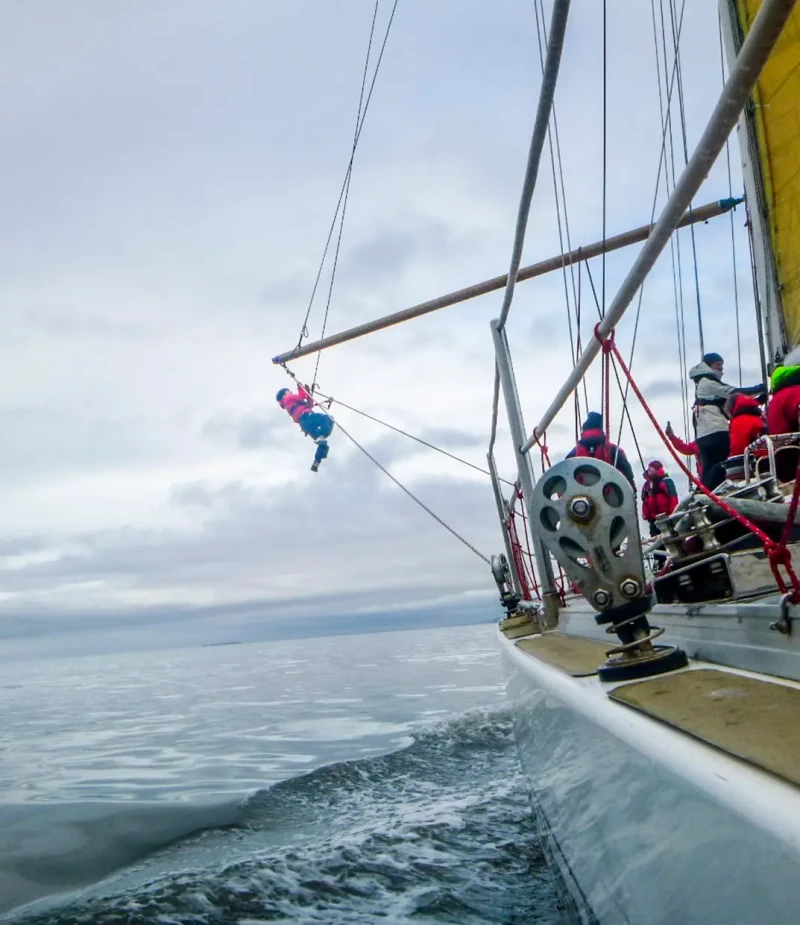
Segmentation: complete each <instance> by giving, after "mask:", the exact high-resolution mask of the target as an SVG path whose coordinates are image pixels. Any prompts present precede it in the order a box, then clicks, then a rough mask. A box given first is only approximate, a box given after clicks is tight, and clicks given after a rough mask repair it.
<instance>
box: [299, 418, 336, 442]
mask: <svg viewBox="0 0 800 925" xmlns="http://www.w3.org/2000/svg"><path fill="white" fill-rule="evenodd" d="M297 423H298V424H299V425H300V429H301V430H302V431H303V433H304V434H306V435H307V436H309V437H311V439H312V440H319V439H320V438H321V437H330V435H331V431H332V430H333V421H332V420H331V418H329V417H328V415H327V414H321V413H320V412H319V411H309V412H308V414H304V415H303V416H302V417H301V418H300V420H299V421H298V422H297Z"/></svg>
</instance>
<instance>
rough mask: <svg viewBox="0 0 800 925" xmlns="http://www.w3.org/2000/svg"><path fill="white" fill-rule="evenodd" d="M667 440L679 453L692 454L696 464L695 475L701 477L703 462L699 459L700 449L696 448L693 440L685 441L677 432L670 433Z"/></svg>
mask: <svg viewBox="0 0 800 925" xmlns="http://www.w3.org/2000/svg"><path fill="white" fill-rule="evenodd" d="M669 440H670V443H671V444H672V445H673V446H674V447H675V449H676V450H677V451H678V452H679V453H683V455H684V456H694V461H695V463H696V465H697V477H698V478H702V477H703V464H702V463H701V461H700V450H699V449H698V447H697V444H696V443H695V442H694V440H692V442H691V443H686V442H685V441H683V440H681V438H680V437H679V436H678V435H677V434H672V435H671V436H670V438H669Z"/></svg>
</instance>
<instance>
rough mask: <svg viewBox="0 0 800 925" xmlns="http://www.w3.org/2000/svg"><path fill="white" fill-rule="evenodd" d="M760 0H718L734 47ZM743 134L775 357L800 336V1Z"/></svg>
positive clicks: (770, 350) (799, 341)
mask: <svg viewBox="0 0 800 925" xmlns="http://www.w3.org/2000/svg"><path fill="white" fill-rule="evenodd" d="M761 3H762V0H725V2H724V3H723V4H722V6H723V11H724V9H725V7H727V11H728V14H729V16H730V18H731V22H730V26H731V32H732V35H731V36H730V37H731V38H732V39H733V45H734V49H735V50H736V51H738V48H739V46H740V45H741V42H742V41H743V40H744V38H745V37H746V36H747V33H748V30H749V29H750V26H751V24H752V22H753V20H754V18H755V16H756V14H757V13H758V10H759V8H760V7H761ZM743 135H746V136H747V137H746V138H745V137H742V138H741V140H742V142H743V154H744V162H745V186H746V188H747V187H748V186H750V187H751V189H748V190H747V193H748V204H749V209H750V213H751V218H753V231H754V237H757V236H758V235H759V234H760V235H761V236H762V238H763V240H762V241H761V242H755V241H754V246H755V247H756V249H757V250H758V249H759V244H760V249H761V250H762V253H761V254H760V255H759V254H758V253H757V254H756V266H757V269H758V270H760V272H759V274H758V275H759V277H760V280H759V283H760V285H759V290H760V293H759V294H760V298H761V302H762V305H761V311H762V322H763V324H764V327H765V334H766V341H767V351H768V353H771V354H772V356H771V357H768V360H769V359H771V360H773V361H774V359H775V358H776V355H777V356H782V355H783V353H784V352H785V351H786V349H788V348H790V347H793V346H795V345H797V344H800V4H798V5H797V6H796V7H795V9H794V12H793V13H792V15H791V18H790V19H789V22H788V23H787V25H786V27H785V29H784V31H783V34H782V35H781V37H780V39H779V40H778V43H777V45H776V47H775V50H774V51H773V53H772V56H771V57H770V59H769V61H768V62H767V64H766V67H765V68H764V70H763V72H762V74H761V77H760V78H759V80H758V84H757V87H756V90H755V92H754V94H753V105H752V106H751V107H750V108H749V111H748V113H747V116H746V132H745V133H743ZM748 161H751V162H752V163H750V164H748ZM748 166H749V167H750V168H751V170H750V171H748ZM748 173H749V174H750V175H749V176H748ZM748 180H749V183H748ZM754 199H755V203H754V201H753V200H754ZM759 257H760V259H759ZM759 264H760V266H759Z"/></svg>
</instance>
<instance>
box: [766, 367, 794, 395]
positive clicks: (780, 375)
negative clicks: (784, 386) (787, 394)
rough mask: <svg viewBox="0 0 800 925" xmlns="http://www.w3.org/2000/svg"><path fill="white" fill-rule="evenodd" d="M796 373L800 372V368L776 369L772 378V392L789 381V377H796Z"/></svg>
mask: <svg viewBox="0 0 800 925" xmlns="http://www.w3.org/2000/svg"><path fill="white" fill-rule="evenodd" d="M796 372H800V366H778V367H776V368H775V371H774V372H773V374H772V377H771V378H770V381H769V383H770V385H771V386H772V391H773V392H774V391H775V389H777V388H779V387H780V385H781V383H782V382H784V380H786V379H788V377H789V376H792V375H794V374H795V373H796Z"/></svg>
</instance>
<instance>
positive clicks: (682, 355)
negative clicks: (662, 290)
mask: <svg viewBox="0 0 800 925" xmlns="http://www.w3.org/2000/svg"><path fill="white" fill-rule="evenodd" d="M650 7H651V13H652V21H653V38H654V47H655V53H656V77H657V86H658V94H659V109H660V112H661V127H662V133H661V151H660V154H659V161H658V169H657V171H656V185H655V190H654V192H653V202H652V206H651V211H650V221H651V222H652V221H653V218H654V216H655V210H656V205H657V202H658V191H659V187H660V183H661V171H662V167H663V168H664V178H665V187H666V191H667V195H669V165H668V162H667V160H666V144H667V132H668V130H669V132H670V148H671V151H672V157H671V160H672V172H673V185H674V176H675V161H674V146H673V144H672V133H671V120H670V116H669V112H670V108H671V104H672V94H673V91H674V89H675V80H676V74H677V64H678V62H677V61H674V62H673V68H672V75H671V77H670V79H669V82H667V58H666V41H665V40H664V41H663V47H664V83H665V87H666V89H667V109H666V117H665V109H664V96H663V94H662V90H661V67H660V63H659V60H660V59H659V49H658V34H657V28H656V16H655V5H654V0H650ZM685 9H686V0H683V3H682V6H681V13H680V19H679V23H678V29H677V40H678V42H680V36H681V32H682V29H683V18H684V12H685ZM662 26H663V18H662ZM662 34H663V32H662ZM675 238H678V236H677V235H676V236H675ZM677 248H678V267H679V272H678V277H679V278H682V274H681V273H680V241H679V239H678V242H677ZM670 250H671V252H672V274H673V291H674V293H675V295H676V326H677V328H678V359H679V366H680V372H681V376H680V386H681V399H682V412H683V419H684V427H685V429H686V430H687V432H688V427H689V423H688V410H687V409H688V391H687V384H686V371H687V364H686V347H685V345H686V334H685V322H684V318H683V286H682V282H681V284H680V287H678V285H677V283H676V273H675V242H674V240H673V239H672V238H671V239H670ZM678 289H680V303H678V301H677V293H678ZM643 297H644V284H643V285H642V287H641V288H640V290H639V299H638V304H637V307H636V318H635V322H634V328H633V338H632V342H631V353H630V358H629V365H630V366H631V367H632V366H633V360H634V355H635V351H636V344H637V340H638V333H639V323H640V320H641V312H642V300H643ZM595 301H597V297H596V294H595ZM678 304H680V322H679V321H678ZM629 388H630V383H628V382H626V384H625V394H624V398H623V402H627V399H628V394H629ZM623 423H624V419H621V420H620V429H619V440H621V439H622V427H623ZM631 433H632V436H634V439H635V434H633V428H632V425H631Z"/></svg>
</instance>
